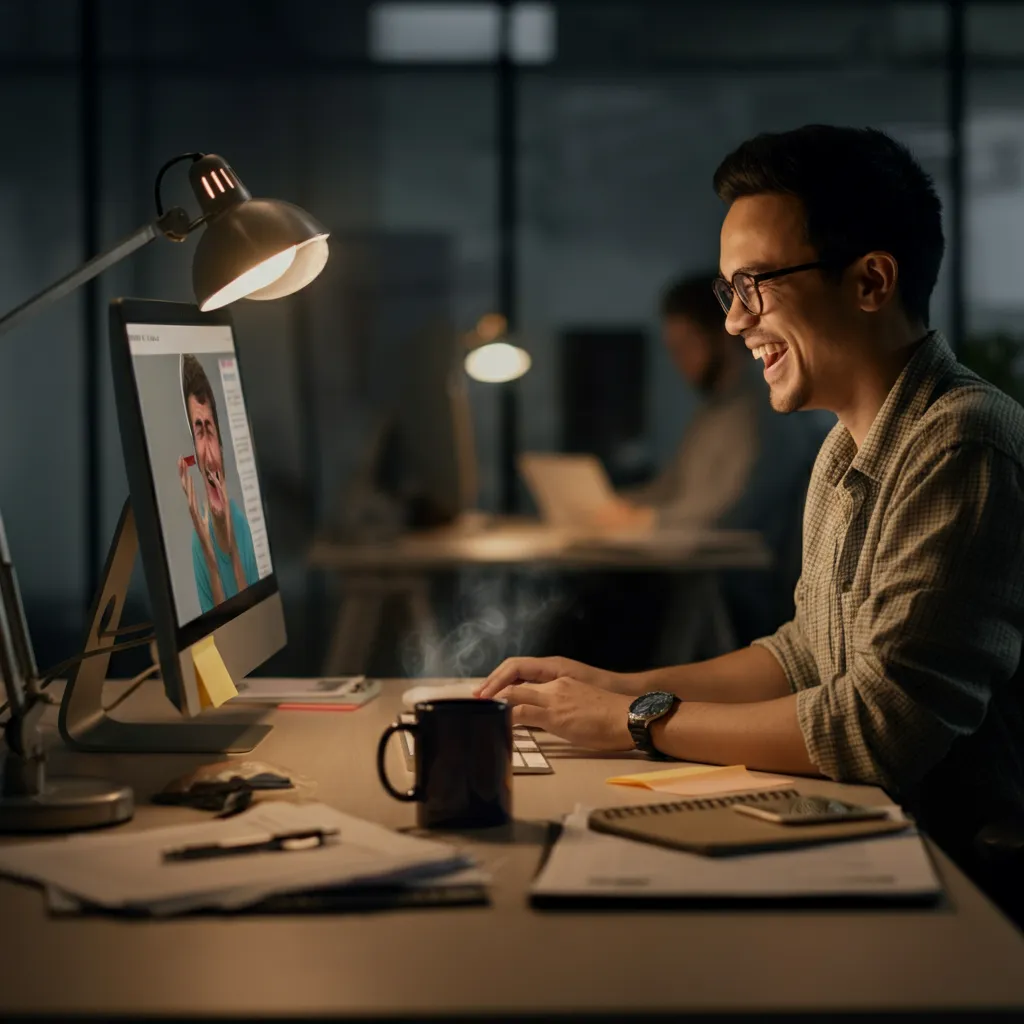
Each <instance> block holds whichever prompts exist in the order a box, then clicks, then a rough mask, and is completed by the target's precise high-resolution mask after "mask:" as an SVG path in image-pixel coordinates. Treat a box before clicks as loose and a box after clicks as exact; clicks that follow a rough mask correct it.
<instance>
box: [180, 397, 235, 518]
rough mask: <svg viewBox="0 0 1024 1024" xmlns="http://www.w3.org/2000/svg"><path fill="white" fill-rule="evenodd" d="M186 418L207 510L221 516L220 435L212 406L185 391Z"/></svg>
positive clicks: (221, 474) (222, 513)
mask: <svg viewBox="0 0 1024 1024" xmlns="http://www.w3.org/2000/svg"><path fill="white" fill-rule="evenodd" d="M188 418H189V422H190V424H191V426H192V436H193V437H194V438H195V443H196V462H197V463H198V465H199V473H200V475H201V476H202V478H203V483H204V484H205V485H206V500H207V502H208V504H209V508H210V511H211V512H212V513H213V514H214V515H215V516H218V517H223V516H224V513H225V512H226V509H225V507H224V493H223V491H222V490H221V488H220V487H219V486H218V485H217V481H218V480H223V479H224V458H223V455H222V453H221V448H220V437H219V436H218V434H217V423H216V421H215V420H214V418H213V407H212V406H211V405H210V404H208V403H206V402H200V401H199V399H198V398H196V396H195V395H189V399H188Z"/></svg>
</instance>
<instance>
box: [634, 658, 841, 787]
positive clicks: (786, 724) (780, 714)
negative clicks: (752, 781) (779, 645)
mask: <svg viewBox="0 0 1024 1024" xmlns="http://www.w3.org/2000/svg"><path fill="white" fill-rule="evenodd" d="M764 653H765V654H767V653H768V652H767V651H765V652H764ZM769 657H771V655H769ZM651 739H652V740H653V741H654V745H655V747H657V748H658V750H660V751H661V752H662V753H664V754H670V755H671V756H673V757H678V758H680V759H681V760H685V761H697V762H700V763H702V764H745V765H746V766H747V767H748V768H757V769H760V770H762V771H775V772H793V773H795V774H797V775H820V774H821V773H820V771H819V770H818V768H817V766H816V765H815V764H814V762H813V761H811V759H810V757H809V756H808V753H807V745H806V744H805V743H804V738H803V734H802V733H801V731H800V724H799V722H798V721H797V717H796V694H790V695H789V696H787V697H779V698H777V699H776V700H768V701H761V702H760V703H756V704H707V703H696V702H694V703H690V702H685V703H683V704H681V705H679V706H678V707H677V708H676V710H675V711H674V712H673V713H672V714H671V715H669V716H668V717H667V718H665V719H662V720H661V721H658V722H655V723H654V724H653V725H652V726H651Z"/></svg>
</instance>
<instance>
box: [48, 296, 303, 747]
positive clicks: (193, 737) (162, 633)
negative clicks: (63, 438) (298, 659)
mask: <svg viewBox="0 0 1024 1024" xmlns="http://www.w3.org/2000/svg"><path fill="white" fill-rule="evenodd" d="M110 344H111V367H112V371H113V379H114V395H115V399H116V403H117V413H118V422H119V425H120V431H121V442H122V447H123V450H124V457H125V468H126V470H127V476H128V486H129V491H130V494H131V499H130V503H131V507H130V509H128V508H126V513H125V516H123V517H122V526H121V528H119V538H120V536H121V534H123V533H124V532H125V529H126V526H127V527H131V525H132V524H131V520H132V518H133V519H134V529H133V530H132V531H131V537H130V540H131V541H134V535H135V531H137V537H138V548H139V549H141V552H142V564H143V569H144V570H145V575H146V582H147V585H148V588H149V594H150V599H151V605H152V610H153V632H154V634H155V637H156V642H157V648H158V652H159V662H160V670H161V674H162V676H163V682H164V688H165V690H166V693H167V696H168V698H169V699H170V700H171V701H172V703H173V704H174V705H175V706H176V707H177V708H178V709H179V710H180V711H181V712H182V713H183V714H185V715H189V716H194V715H198V714H199V713H200V712H201V711H202V710H203V709H204V706H208V703H209V702H208V701H206V700H204V692H203V691H202V690H201V687H200V683H199V680H198V679H197V676H196V671H195V665H194V661H193V650H192V649H193V646H194V645H195V644H196V643H198V642H199V641H201V640H203V639H204V638H207V637H211V636H212V637H213V642H214V644H215V646H216V648H217V651H218V652H219V653H220V655H221V657H222V659H223V661H224V664H225V666H226V667H227V669H228V672H229V673H230V675H231V677H232V678H233V679H235V680H238V679H241V678H242V677H243V676H245V675H247V674H248V673H249V672H251V671H252V670H253V669H254V668H256V667H257V666H258V665H260V664H261V663H262V662H264V661H266V659H267V658H269V657H270V656H271V655H272V654H274V653H275V652H276V651H278V650H280V649H281V648H282V647H283V646H284V644H285V639H286V638H285V627H284V613H283V609H282V605H281V597H280V594H279V592H278V585H277V579H276V577H275V575H274V564H273V559H272V556H271V552H270V543H269V540H268V537H267V526H266V519H265V512H264V506H263V499H262V495H261V492H260V481H259V474H258V472H257V466H256V455H255V448H254V446H253V440H252V431H251V428H250V425H249V418H248V415H247V412H246V404H245V392H244V389H243V387H242V376H241V371H240V368H239V363H238V356H237V352H236V348H235V339H234V333H233V330H232V325H231V317H230V314H229V313H228V312H227V311H226V310H216V311H214V312H211V313H201V312H199V310H198V309H196V308H195V307H194V306H188V305H182V304H178V303H171V302H152V301H143V300H134V299H120V300H116V301H115V302H113V303H112V304H111V313H110ZM131 560H132V561H134V553H133V554H132V558H131ZM124 561H125V559H124V558H122V559H121V562H122V563H123V562H124ZM126 572H130V566H127V567H126V566H125V565H124V564H121V565H118V553H117V550H116V549H115V550H113V551H112V553H111V557H110V560H109V561H108V566H107V573H106V577H107V578H106V580H105V583H104V592H101V594H100V596H99V599H98V602H97V611H96V613H95V615H94V624H93V627H92V631H93V633H94V635H93V636H92V638H91V642H92V643H98V642H101V641H102V639H103V638H104V636H105V637H107V638H109V637H110V636H111V635H112V632H111V630H110V629H109V628H106V630H105V631H104V627H103V626H102V625H98V622H99V620H100V619H101V618H102V616H103V615H104V611H103V609H104V606H105V605H109V607H110V608H111V610H112V612H113V611H116V613H117V616H119V612H120V609H119V607H115V606H117V605H118V603H119V599H120V604H121V605H123V594H122V593H121V591H123V589H125V588H126ZM113 578H117V582H114V583H112V582H111V580H112V579H113ZM122 632H123V631H122ZM89 642H90V641H87V643H89ZM88 664H89V663H88V662H86V663H84V664H83V668H82V670H81V671H80V673H79V676H81V674H82V672H84V671H85V669H86V666H87V665H88ZM107 727H108V728H110V729H111V730H114V729H115V727H116V728H117V729H118V730H119V732H118V735H116V736H115V735H114V732H113V731H112V732H111V734H110V736H109V737H108V739H109V740H110V742H108V743H102V742H101V741H102V739H103V737H102V736H101V735H99V733H98V732H97V730H96V729H93V730H92V731H93V733H96V734H97V735H96V737H95V739H96V741H97V745H99V746H101V747H103V748H104V749H110V748H111V747H112V748H114V749H153V748H154V747H155V748H158V749H171V750H245V749H250V748H251V747H252V746H253V745H254V743H255V742H256V741H258V739H259V738H261V736H262V735H263V734H265V733H266V731H268V729H267V727H266V726H262V727H260V726H257V727H256V728H255V730H254V729H248V728H246V727H244V726H242V727H239V726H231V725H205V726H202V727H200V725H199V723H196V725H195V726H192V727H190V728H189V727H187V726H186V724H185V723H177V724H171V725H159V724H147V725H145V726H143V727H142V729H143V732H138V731H137V732H136V733H134V734H133V733H132V732H131V729H132V727H133V723H123V722H116V723H111V722H108V723H107ZM134 728H135V729H136V730H138V729H139V728H140V727H139V726H134ZM146 730H148V732H146ZM143 733H145V735H143ZM66 738H67V737H66ZM76 745H78V746H82V745H86V746H88V745H89V744H88V743H82V742H77V743H76Z"/></svg>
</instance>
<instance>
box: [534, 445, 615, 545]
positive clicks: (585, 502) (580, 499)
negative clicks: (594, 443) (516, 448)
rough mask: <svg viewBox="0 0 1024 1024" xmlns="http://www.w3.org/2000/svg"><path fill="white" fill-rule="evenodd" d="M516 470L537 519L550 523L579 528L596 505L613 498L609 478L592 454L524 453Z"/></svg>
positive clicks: (588, 517) (613, 492) (591, 515)
mask: <svg viewBox="0 0 1024 1024" xmlns="http://www.w3.org/2000/svg"><path fill="white" fill-rule="evenodd" d="M519 472H520V474H521V476H522V478H523V480H524V481H525V482H526V486H527V488H528V489H529V491H530V494H531V495H532V496H533V500H534V501H535V502H536V503H537V509H538V511H539V512H540V516H541V519H543V520H544V522H546V523H548V524H549V525H551V526H557V527H560V528H567V529H572V530H579V529H580V528H581V527H582V526H584V525H585V524H586V523H588V522H589V521H590V520H591V519H592V517H593V515H594V513H595V512H596V511H597V510H598V509H599V508H601V507H602V506H603V505H606V504H608V503H609V502H611V501H614V500H615V490H614V489H613V488H612V484H611V480H609V479H608V474H607V473H606V472H605V468H604V466H603V465H602V464H601V460H600V459H598V458H597V457H595V456H593V455H565V454H561V453H553V452H524V453H523V454H522V455H520V456H519Z"/></svg>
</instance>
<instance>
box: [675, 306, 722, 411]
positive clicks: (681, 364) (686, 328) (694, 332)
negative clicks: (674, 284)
mask: <svg viewBox="0 0 1024 1024" xmlns="http://www.w3.org/2000/svg"><path fill="white" fill-rule="evenodd" d="M662 337H663V338H664V341H665V348H667V349H668V354H669V355H670V356H671V357H672V362H673V363H674V364H675V367H676V369H677V370H678V371H679V372H680V373H681V374H682V376H683V377H684V378H685V380H686V382H687V383H688V384H689V385H690V386H691V387H693V388H695V389H696V390H697V391H700V392H701V393H703V394H707V393H708V392H709V391H711V390H713V389H714V386H715V380H716V378H717V376H718V370H719V368H720V366H721V362H722V358H721V357H722V352H721V342H722V339H721V338H712V337H710V336H709V335H708V332H707V331H705V330H704V329H703V328H702V327H701V326H700V325H699V324H697V323H696V322H695V321H694V320H692V319H691V318H690V317H688V316H683V315H681V314H672V315H670V316H667V317H665V319H664V321H663V323H662ZM733 344H735V342H733Z"/></svg>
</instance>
